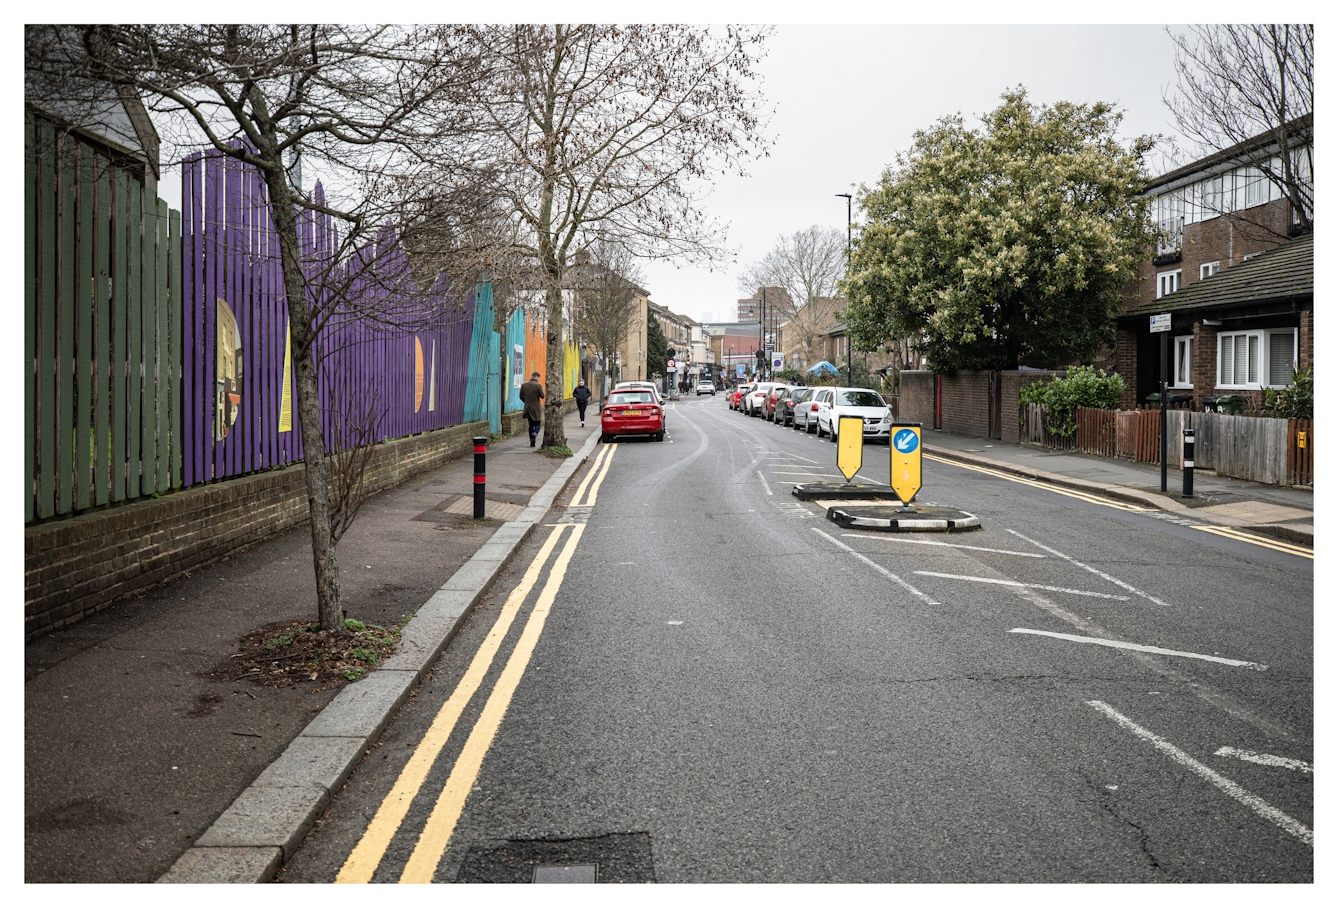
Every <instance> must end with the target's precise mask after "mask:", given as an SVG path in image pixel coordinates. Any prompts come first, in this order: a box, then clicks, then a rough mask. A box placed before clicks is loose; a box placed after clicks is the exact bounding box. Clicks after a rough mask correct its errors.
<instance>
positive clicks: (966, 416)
mask: <svg viewBox="0 0 1338 908" xmlns="http://www.w3.org/2000/svg"><path fill="white" fill-rule="evenodd" d="M989 405H990V384H989V373H987V372H958V373H957V374H956V375H945V376H943V431H944V432H951V433H952V434H953V435H974V436H978V437H980V438H988V437H989V434H990V410H989Z"/></svg>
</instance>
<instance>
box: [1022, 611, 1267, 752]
mask: <svg viewBox="0 0 1338 908" xmlns="http://www.w3.org/2000/svg"><path fill="white" fill-rule="evenodd" d="M1008 633H1010V634H1036V635H1037V636H1040V637H1054V638H1055V639H1057V640H1072V641H1073V642H1074V643H1094V644H1096V645H1097V646H1113V647H1115V648H1116V649H1132V650H1138V652H1140V653H1158V654H1159V655H1162V656H1184V657H1185V658H1186V659H1202V660H1203V661H1204V662H1220V663H1221V664H1222V665H1235V666H1238V667H1240V668H1253V669H1256V670H1258V671H1261V672H1262V671H1267V670H1268V666H1267V665H1263V664H1261V663H1258V662H1245V661H1244V660H1241V659H1223V658H1222V657H1221V656H1205V655H1203V654H1202V653H1186V652H1183V651H1182V650H1178V649H1163V648H1162V647H1160V646H1146V645H1144V644H1142V643H1125V642H1124V641H1123V640H1107V639H1105V638H1103V637H1079V636H1077V635H1075V634H1056V633H1055V632H1054V631H1034V630H1031V629H1029V628H1025V627H1015V628H1013V629H1012V630H1011V631H1009V632H1008ZM1218 753H1221V751H1218ZM1276 759H1281V758H1280V757H1278V758H1276Z"/></svg>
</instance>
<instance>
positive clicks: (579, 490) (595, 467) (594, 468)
mask: <svg viewBox="0 0 1338 908" xmlns="http://www.w3.org/2000/svg"><path fill="white" fill-rule="evenodd" d="M610 450H611V447H610V446H609V445H603V446H601V447H600V450H599V453H598V454H596V455H595V462H594V463H593V464H591V465H590V472H588V473H586V474H585V478H584V479H582V480H581V484H580V485H579V486H577V487H576V494H575V495H573V496H572V497H571V503H572V506H573V507H579V505H577V502H579V501H580V500H581V496H582V495H584V494H585V487H586V486H588V485H590V480H592V479H594V478H595V474H596V473H598V472H599V465H600V464H602V463H603V462H604V458H605V457H607V456H608V454H609V451H610Z"/></svg>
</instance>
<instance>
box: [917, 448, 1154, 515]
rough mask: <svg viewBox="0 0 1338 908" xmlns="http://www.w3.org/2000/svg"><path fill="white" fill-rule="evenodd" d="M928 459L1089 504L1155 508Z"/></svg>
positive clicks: (1124, 508) (1119, 508) (1127, 508)
mask: <svg viewBox="0 0 1338 908" xmlns="http://www.w3.org/2000/svg"><path fill="white" fill-rule="evenodd" d="M924 458H925V459H926V460H935V461H938V462H939V463H946V464H948V465H949V466H953V467H961V468H962V469H964V470H975V471H976V472H977V473H986V474H988V475H990V476H997V477H999V478H1000V479H1007V480H1008V481H1009V482H1016V483H1021V484H1022V485H1024V486H1031V487H1032V488H1035V489H1045V490H1046V491H1047V492H1054V493H1055V494H1056V495H1067V496H1068V497H1069V498H1076V499H1078V500H1079V501H1086V502H1088V503H1089V504H1099V505H1104V506H1105V507H1108V508H1115V509H1116V510H1117V511H1139V512H1143V511H1151V510H1154V508H1147V507H1140V506H1139V505H1136V504H1125V503H1124V502H1122V501H1115V500H1113V499H1110V498H1102V497H1101V496H1100V495H1093V494H1091V493H1089V492H1076V491H1074V490H1073V489H1066V488H1063V487H1062V486H1056V485H1052V484H1050V483H1048V482H1037V481H1036V480H1034V479H1026V478H1024V477H1022V476H1016V475H1014V474H1012V473H1004V472H1003V471H1001V470H991V469H989V468H988V467H978V466H975V465H974V464H969V463H962V462H961V461H960V460H952V459H950V458H947V457H936V456H934V455H933V454H925V455H924Z"/></svg>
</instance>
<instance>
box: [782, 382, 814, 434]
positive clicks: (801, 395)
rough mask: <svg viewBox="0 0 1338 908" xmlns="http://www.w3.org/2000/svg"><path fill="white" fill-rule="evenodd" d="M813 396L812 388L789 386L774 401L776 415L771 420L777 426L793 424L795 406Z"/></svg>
mask: <svg viewBox="0 0 1338 908" xmlns="http://www.w3.org/2000/svg"><path fill="white" fill-rule="evenodd" d="M812 396H813V389H812V388H791V389H790V390H788V391H786V392H785V393H784V394H783V395H781V397H780V399H779V400H777V401H776V415H775V417H773V419H772V422H774V423H775V424H776V425H778V426H793V425H794V424H795V421H794V413H795V407H797V406H799V405H800V404H802V403H803V402H805V401H807V400H808V399H809V398H810V397H812Z"/></svg>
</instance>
